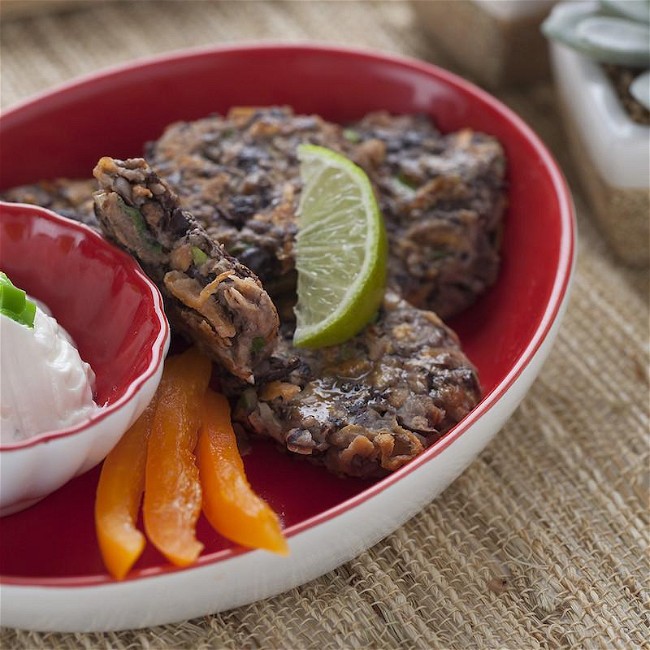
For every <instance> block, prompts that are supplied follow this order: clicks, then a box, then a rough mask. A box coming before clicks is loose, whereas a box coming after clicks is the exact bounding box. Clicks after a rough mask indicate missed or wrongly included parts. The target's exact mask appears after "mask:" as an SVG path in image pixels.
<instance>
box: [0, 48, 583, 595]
mask: <svg viewBox="0 0 650 650" xmlns="http://www.w3.org/2000/svg"><path fill="white" fill-rule="evenodd" d="M251 50H253V51H257V52H259V53H260V54H263V53H264V52H268V51H273V52H276V51H281V50H287V51H290V52H292V53H294V54H295V55H296V56H300V54H325V55H334V56H342V57H344V58H355V59H359V60H361V59H366V60H368V61H374V62H376V63H383V64H388V65H390V66H397V67H399V68H402V69H405V70H410V71H413V72H416V73H420V74H424V75H426V76H429V77H433V78H435V79H437V80H438V81H440V82H441V83H442V84H444V85H446V86H449V87H452V88H454V89H455V90H457V91H459V92H460V93H462V94H464V95H470V96H473V97H475V98H476V99H478V100H479V101H481V102H483V103H485V104H487V105H488V106H489V107H490V108H491V109H492V110H493V111H494V112H495V113H497V114H499V115H500V116H501V117H502V118H503V119H504V121H505V122H507V123H509V124H510V126H512V127H513V129H514V130H515V131H518V132H519V134H520V135H521V137H522V138H523V139H524V140H526V141H528V143H529V144H530V145H531V146H532V148H533V149H534V150H535V151H536V153H537V154H538V156H539V159H540V161H541V162H542V164H543V165H544V167H545V168H546V170H547V172H548V174H549V177H550V179H551V181H552V184H553V186H554V188H555V192H556V197H557V201H558V204H559V210H558V218H559V221H560V224H561V237H560V241H559V261H558V265H557V268H556V270H555V276H554V279H553V287H552V290H551V295H550V297H549V300H548V302H547V304H546V307H545V309H544V313H543V315H542V318H541V320H540V323H539V326H538V327H537V329H536V330H535V332H534V333H533V335H532V336H531V338H530V341H529V343H528V345H527V346H526V348H525V349H524V351H523V352H522V353H521V354H520V356H519V358H518V359H517V361H516V363H514V364H513V366H512V368H511V369H510V371H509V372H508V374H507V375H506V376H505V377H504V378H503V379H502V380H501V381H500V382H499V384H497V385H496V386H495V387H494V388H493V389H492V390H491V391H490V392H489V393H487V394H486V395H484V396H483V399H482V400H481V401H480V403H479V404H478V405H477V406H476V407H475V408H474V409H473V410H472V411H471V412H470V413H469V414H468V415H467V416H465V418H463V420H461V422H459V423H458V424H457V425H456V426H455V427H454V428H453V429H451V430H450V431H449V432H447V433H446V434H445V435H444V436H443V437H442V438H440V439H439V440H438V441H437V442H435V443H434V444H433V445H432V446H431V447H429V448H428V449H427V450H425V451H424V452H423V453H422V454H421V455H420V456H418V457H417V458H415V459H414V460H412V461H410V462H409V463H408V464H407V465H405V466H404V467H402V468H401V469H399V470H397V471H396V472H394V473H392V474H390V475H388V476H387V477H385V478H383V479H381V480H380V481H378V482H377V483H375V484H374V485H371V486H370V487H369V488H367V489H365V490H363V492H361V493H359V494H357V495H355V496H353V497H351V498H349V499H347V500H345V501H344V502H342V503H340V504H338V505H336V506H334V507H332V508H329V509H328V510H325V511H323V512H321V513H319V514H318V515H315V516H313V517H310V518H308V519H306V520H304V521H302V522H300V523H298V524H295V525H294V526H291V527H290V528H288V529H286V530H285V534H286V536H287V538H291V537H293V536H295V535H298V534H300V533H302V532H304V531H305V530H307V529H311V528H313V527H315V526H318V525H322V524H325V523H327V522H328V521H330V520H332V519H334V518H336V517H338V516H339V515H341V514H343V513H345V512H347V511H349V510H351V509H353V508H356V507H357V506H359V505H361V504H362V503H364V502H365V501H367V500H369V499H371V498H373V497H375V496H377V495H378V494H380V493H381V492H384V491H385V490H387V489H389V488H391V487H392V486H393V485H394V484H395V483H396V482H398V481H399V480H401V479H402V478H403V477H405V476H407V475H409V474H411V473H412V472H415V471H416V470H418V469H420V468H421V467H422V466H423V465H424V464H426V463H427V462H428V461H430V460H431V459H433V458H435V457H436V456H438V455H439V454H440V453H441V452H443V451H444V450H445V449H447V447H449V446H450V445H451V444H452V443H453V442H454V441H456V440H457V439H458V438H460V437H461V436H462V435H463V434H464V433H466V432H467V431H468V430H469V429H470V427H471V426H472V425H473V424H474V423H475V422H476V421H477V420H479V419H480V418H482V417H483V416H484V415H485V414H486V413H487V412H488V411H490V410H492V409H493V408H494V407H495V405H496V404H497V403H498V402H499V401H500V400H501V399H502V398H503V396H504V395H505V394H506V392H507V391H508V390H509V389H510V388H511V386H512V385H513V384H514V383H515V381H516V380H517V379H518V378H519V377H520V376H521V375H522V373H523V372H524V370H525V369H526V368H527V367H528V366H529V365H530V363H531V362H532V360H533V359H534V358H535V356H536V354H537V352H538V351H539V349H540V347H541V345H542V344H543V342H544V341H545V340H546V338H547V336H548V335H549V333H550V332H551V329H552V328H553V326H554V324H555V323H556V321H557V320H558V318H559V317H560V316H561V314H562V311H563V308H564V306H565V305H566V300H567V298H568V293H569V289H570V285H571V279H572V275H573V270H574V267H575V250H576V226H575V211H574V206H573V200H572V196H571V192H570V190H569V187H568V185H567V182H566V179H565V178H564V175H563V173H562V171H561V170H560V168H559V166H558V164H557V163H556V161H555V160H554V158H553V156H552V155H551V153H550V152H549V151H548V149H547V148H546V146H545V145H544V144H543V143H542V141H541V140H540V138H539V137H538V136H537V135H536V134H535V132H534V131H533V130H532V129H531V128H530V127H529V126H528V125H527V124H526V123H525V122H524V121H523V120H522V119H521V118H520V117H519V116H518V115H517V114H516V113H515V112H514V111H512V110H511V109H509V108H508V107H506V106H505V105H504V104H503V103H502V102H501V101H499V100H498V99H496V98H495V97H493V96H492V95H490V94H489V93H487V92H486V91H484V90H482V89H481V88H479V87H478V86H476V85H475V84H473V83H471V82H469V81H466V80H465V79H463V78H462V77H459V76H458V75H456V74H454V73H452V72H449V71H447V70H444V69H443V68H440V67H438V66H436V65H435V64H432V63H427V62H423V61H420V60H418V59H415V58H412V57H407V56H403V55H396V54H391V53H386V52H383V51H378V50H373V49H368V48H357V47H349V46H340V45H331V44H327V43H319V42H311V41H308V42H296V43H282V42H275V41H264V42H245V41H242V42H239V43H237V44H233V45H223V46H208V47H199V48H190V49H181V50H175V51H172V52H168V53H165V54H162V55H157V56H152V57H145V58H140V59H136V60H133V61H130V62H128V63H123V64H120V65H116V66H110V67H108V68H105V69H104V70H100V71H98V72H94V73H90V74H87V75H84V76H81V77H78V78H76V79H73V80H71V81H68V82H66V83H64V84H60V85H58V86H57V87H55V88H54V89H52V90H50V91H45V92H43V93H40V94H38V95H35V96H33V97H32V98H30V99H28V100H25V101H23V102H22V103H20V104H17V105H15V106H14V107H13V108H12V109H10V110H9V111H7V112H6V113H5V118H7V117H10V116H12V115H13V114H15V113H16V112H18V111H23V110H26V109H29V108H34V107H36V105H37V104H38V103H40V102H42V101H44V100H47V99H51V98H53V97H56V96H58V95H60V94H62V93H65V92H69V91H70V90H73V89H75V88H78V87H83V86H86V85H91V84H94V83H97V81H99V80H100V79H108V78H111V77H113V76H119V75H121V74H124V73H128V72H129V71H132V70H133V69H141V68H146V67H154V66H159V65H164V64H165V63H167V62H174V61H178V60H189V59H193V58H203V57H206V56H208V57H209V56H214V55H218V54H222V53H223V54H237V53H241V54H244V53H247V52H250V51H251ZM2 121H3V120H2V118H0V123H1V122H2ZM249 552H251V551H250V550H247V549H243V548H230V549H224V550H221V551H217V552H215V553H211V554H209V555H205V556H200V557H199V558H198V560H197V561H196V562H195V563H194V564H193V565H191V566H189V567H175V566H172V565H164V566H158V567H152V568H149V569H144V570H142V571H141V572H139V573H138V574H137V575H130V576H127V577H126V578H125V580H123V581H121V583H122V584H123V583H128V582H129V581H132V580H141V579H143V578H156V577H161V576H164V575H167V574H170V573H175V572H178V571H188V570H190V571H191V570H194V569H198V568H201V567H204V566H207V565H213V564H216V563H218V562H222V561H224V560H227V559H229V558H232V557H235V556H238V555H241V554H244V553H249ZM113 583H114V581H113V580H112V579H110V578H109V577H108V576H103V575H96V576H71V577H69V576H66V577H60V578H59V577H57V578H36V577H30V578H23V577H15V576H0V584H7V585H16V586H30V587H34V586H43V587H50V588H54V587H65V588H71V587H92V586H97V585H102V584H106V585H108V584H113Z"/></svg>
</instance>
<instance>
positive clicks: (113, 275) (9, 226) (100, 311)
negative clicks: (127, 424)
mask: <svg viewBox="0 0 650 650" xmlns="http://www.w3.org/2000/svg"><path fill="white" fill-rule="evenodd" d="M0 268H1V269H2V270H3V271H4V272H5V273H7V275H8V276H9V278H10V279H11V281H12V282H13V283H14V284H16V286H18V287H20V288H21V289H24V290H25V291H27V293H29V294H30V295H32V296H34V297H35V298H38V299H39V300H40V301H42V302H43V303H45V304H46V305H47V306H48V307H49V309H50V310H51V311H52V315H53V316H54V317H55V318H56V319H57V321H58V322H59V323H60V324H61V325H63V327H64V328H65V329H66V330H67V331H68V332H69V333H70V335H71V336H72V339H73V340H74V341H75V344H76V345H77V348H78V349H79V353H80V354H81V358H82V359H84V360H86V361H87V362H88V363H90V365H91V367H92V368H93V370H94V371H95V376H96V384H95V401H96V402H97V403H98V404H101V405H103V406H110V405H112V404H115V403H116V402H117V401H118V400H120V399H121V398H123V397H124V396H125V395H126V394H127V391H128V389H129V387H131V386H132V385H133V384H134V382H137V381H138V379H139V378H141V375H142V374H143V373H145V372H146V370H147V368H149V367H150V365H151V363H152V359H153V358H154V354H157V355H159V354H160V349H159V347H160V346H157V347H156V346H154V343H155V341H156V339H157V338H158V337H159V335H160V332H161V322H160V318H159V315H158V314H157V313H156V304H159V303H157V302H154V301H153V300H152V292H153V291H154V290H153V288H152V286H151V284H150V283H149V282H148V281H147V280H146V279H145V277H144V274H143V273H142V271H141V270H140V267H139V266H138V265H137V264H136V263H135V262H134V260H133V259H132V258H130V257H129V256H127V255H125V254H124V253H122V252H121V251H119V250H118V249H117V248H115V247H114V246H111V245H109V244H108V243H107V242H106V241H105V240H104V239H102V238H101V237H99V236H98V235H97V234H96V233H94V232H92V231H91V230H89V229H88V228H86V227H84V226H82V225H80V224H78V223H76V222H74V221H70V220H68V219H63V218H61V217H59V216H58V215H55V214H52V213H50V212H48V211H46V210H38V211H37V210H34V209H24V208H23V207H22V206H20V205H17V204H11V203H2V205H1V206H0ZM35 270H36V271H37V272H35Z"/></svg>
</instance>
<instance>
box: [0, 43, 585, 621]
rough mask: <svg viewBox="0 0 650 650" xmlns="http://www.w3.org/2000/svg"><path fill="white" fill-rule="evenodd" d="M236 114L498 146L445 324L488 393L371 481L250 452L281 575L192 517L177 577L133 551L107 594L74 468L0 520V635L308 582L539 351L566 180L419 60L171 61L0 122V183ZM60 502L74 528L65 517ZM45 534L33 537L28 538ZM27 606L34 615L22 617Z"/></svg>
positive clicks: (459, 451)
mask: <svg viewBox="0 0 650 650" xmlns="http://www.w3.org/2000/svg"><path fill="white" fill-rule="evenodd" d="M247 104H248V105H251V104H253V105H270V104H288V105H291V106H292V107H293V108H294V109H295V110H296V111H297V112H303V113H309V112H314V113H318V114H320V115H322V116H323V117H325V118H327V119H330V120H334V121H346V120H352V119H356V118H359V117H360V116H362V115H363V114H364V113H367V112H369V111H373V110H378V109H385V110H388V111H391V112H395V113H414V112H423V113H427V114H428V115H430V116H431V118H432V119H433V120H434V121H435V123H436V124H437V125H438V126H439V127H440V129H441V130H443V131H452V130H455V129H459V128H462V127H472V128H474V129H477V130H480V131H484V132H486V133H489V134H492V135H494V136H496V137H497V138H499V140H500V141H501V142H502V144H503V146H504V148H505V152H506V155H507V159H508V168H509V172H508V182H509V187H510V191H509V209H508V214H507V217H506V226H505V232H504V238H503V266H502V270H501V274H500V277H499V280H498V282H497V284H496V285H495V286H494V287H493V288H492V289H491V290H490V291H489V293H487V294H486V295H485V296H484V297H483V298H482V299H480V300H479V301H478V303H477V304H476V305H474V306H473V307H472V308H471V309H469V310H467V311H466V312H465V313H463V314H462V315H461V316H460V317H458V318H457V319H455V321H454V322H453V323H452V325H453V326H454V327H455V328H456V330H457V331H458V332H459V334H460V336H461V339H462V342H463V345H464V347H465V350H466V351H467V353H468V355H469V357H470V358H471V359H472V360H473V361H474V363H475V364H476V365H477V367H478V369H479V372H480V375H481V380H482V383H483V386H484V389H485V397H484V398H483V400H482V402H481V403H480V404H479V405H478V406H477V408H476V409H475V410H474V411H473V412H472V413H471V414H470V415H469V416H468V417H467V418H466V419H465V420H463V421H462V422H461V423H460V424H459V425H458V426H456V427H455V428H454V429H453V430H452V431H450V432H449V433H448V434H447V435H446V436H444V437H443V438H442V439H441V440H439V441H438V442H437V443H436V444H434V445H433V446H432V447H431V448H429V449H428V450H427V451H426V452H425V453H424V454H422V455H421V456H420V457H418V458H417V459H416V460H415V461H413V462H412V463H410V464H409V465H408V466H406V467H404V468H403V469H402V470H400V471H398V472H396V473H395V474H393V475H391V476H389V477H387V478H385V479H383V480H380V481H377V482H367V481H366V482H364V481H358V480H342V479H338V478H336V477H334V476H331V475H329V474H328V473H327V472H325V471H324V470H322V469H321V468H318V467H314V466H312V465H309V464H307V463H305V462H303V461H300V460H295V459H292V458H289V457H287V456H283V455H280V454H278V453H276V452H275V450H273V449H272V448H270V447H269V446H267V445H265V444H263V443H259V444H256V445H255V446H254V449H253V453H252V454H251V455H249V456H247V457H246V459H245V460H246V468H247V471H248V474H249V477H250V479H251V482H252V484H253V486H254V487H255V488H256V489H257V490H258V491H259V492H260V493H261V494H262V495H263V496H264V497H265V498H267V499H268V500H269V502H270V503H271V505H272V506H273V507H274V508H275V509H276V510H278V511H279V512H280V513H281V515H282V518H283V520H284V523H285V525H286V527H287V534H288V537H289V542H290V546H291V551H292V554H291V557H290V558H289V560H287V561H286V562H288V563H283V562H284V561H282V560H279V559H277V558H275V557H271V556H270V555H269V554H263V553H260V552H255V553H249V552H243V551H242V550H241V549H238V548H236V547H233V545H231V544H229V543H228V542H226V541H225V540H223V539H221V538H220V537H219V536H218V535H216V534H215V533H213V532H212V531H211V530H210V529H209V527H208V526H206V525H205V523H204V522H200V525H199V531H198V534H199V536H200V538H201V540H202V541H203V543H204V544H205V550H204V553H203V554H202V556H201V557H200V558H199V561H198V563H197V565H196V566H195V567H192V568H189V569H185V570H178V569H174V568H172V567H170V566H169V565H168V564H166V563H165V561H164V560H163V558H161V557H160V556H159V555H158V554H157V553H156V552H155V551H153V550H152V549H148V550H147V552H146V553H145V555H144V556H143V558H142V559H141V560H140V562H139V563H138V565H137V566H136V568H135V570H134V571H133V573H132V574H131V576H130V578H129V579H128V580H127V581H126V582H125V583H122V584H120V585H117V586H116V585H115V584H114V583H111V580H110V578H109V577H108V576H107V574H106V572H105V570H104V569H103V567H102V564H101V560H100V557H99V553H98V550H97V548H96V544H95V541H94V534H93V523H92V509H93V489H94V486H95V482H96V480H97V475H96V473H89V474H86V475H85V476H83V477H80V478H79V479H77V480H76V481H74V482H72V483H70V484H69V485H67V486H66V487H65V488H63V489H62V490H60V491H59V492H58V493H56V494H54V495H52V496H51V497H49V498H48V499H46V500H44V501H43V502H41V503H40V504H38V505H37V506H36V507H34V508H32V509H30V510H29V511H26V512H24V513H20V514H18V515H15V516H13V517H11V518H8V519H5V520H4V521H3V522H2V525H3V534H2V536H1V537H0V573H1V574H2V577H1V584H2V588H3V590H4V592H5V595H4V596H3V599H2V607H3V619H4V620H5V624H7V625H21V626H24V627H32V628H36V629H39V628H40V629H88V628H92V629H114V628H118V627H136V626H144V625H151V624H155V623H163V622H169V621H172V620H180V619H182V618H187V617H190V616H198V615H200V614H203V613H207V612H210V611H217V610H219V609H223V608H225V607H231V606H235V605H238V604H241V603H245V602H250V601H251V600H254V599H256V598H261V597H264V596H267V595H270V594H273V593H277V592H279V591H281V590H283V589H286V588H289V587H291V586H294V585H296V584H300V583H301V582H304V581H306V580H308V579H310V578H313V577H315V576H317V575H319V574H322V573H323V572H325V571H327V570H328V569H330V568H332V567H334V566H336V565H337V564H340V563H341V562H343V561H345V560H346V559H348V558H350V557H352V556H353V555H355V554H356V553H358V552H359V551H360V550H362V549H363V548H365V547H367V546H368V545H370V544H371V543H373V542H375V541H377V540H378V539H380V538H381V537H382V536H384V535H386V534H388V533H389V532H391V531H392V530H394V529H395V528H396V527H397V526H399V525H400V524H401V523H403V522H404V521H405V520H406V519H407V518H408V517H409V516H411V515H413V514H414V513H415V512H417V510H418V509H419V508H421V507H422V506H423V505H424V504H425V503H426V502H428V501H429V500H431V499H432V498H433V497H434V496H435V495H437V494H438V493H439V492H440V491H441V490H442V489H444V488H445V487H446V486H447V485H448V484H449V483H450V482H451V481H452V480H453V479H454V478H455V477H456V476H458V474H459V473H460V472H461V471H462V470H463V469H464V468H465V467H466V466H467V465H468V464H469V463H470V462H471V460H472V459H473V458H475V457H476V455H477V454H478V453H479V451H480V450H481V449H482V447H483V446H484V445H485V444H487V442H488V441H489V440H490V439H491V438H492V436H493V435H494V434H495V433H496V432H497V431H498V429H499V428H500V427H501V426H502V424H503V422H504V421H505V420H506V419H507V417H508V416H509V415H510V414H511V413H512V411H513V410H514V408H515V407H516V406H517V404H518V402H519V401H520V400H521V398H522V397H523V395H524V394H525V392H526V390H527V389H528V387H529V386H530V384H531V383H532V381H533V379H534V377H535V376H536V374H537V372H538V371H539V369H540V367H541V364H542V362H543V360H544V358H545V357H546V355H547V354H548V352H549V350H550V346H551V343H552V340H553V338H554V336H555V334H556V332H557V327H558V324H559V317H560V315H561V313H562V310H563V308H564V305H565V303H566V298H567V290H568V285H569V280H570V276H571V270H572V265H573V257H574V220H573V209H572V205H571V198H570V194H569V191H568V189H567V186H566V184H565V181H564V179H563V178H562V175H561V173H560V171H559V170H558V167H557V165H556V163H555V162H554V161H553V159H552V157H551V156H550V154H549V153H548V151H547V150H546V149H545V147H544V146H543V145H542V144H541V142H540V141H539V139H538V138H537V137H536V136H535V134H534V133H533V132H532V131H531V130H530V129H529V128H528V127H527V126H526V125H525V124H524V123H523V122H522V121H521V120H520V119H519V118H518V117H517V116H516V115H515V114H514V113H512V112H511V111H510V110H508V109H507V108H506V107H504V106H503V105H502V104H500V103H499V102H498V101H497V100H495V99H494V98H493V97H491V96H490V95H488V94H486V93H485V92H483V91H481V90H480V89H478V88H476V87H474V86H472V85H471V84H469V83H467V82H465V81H463V80H462V79H460V78H458V77H456V76H454V75H452V74H450V73H448V72H446V71H444V70H441V69H439V68H436V67H434V66H431V65H427V64H424V63H422V62H418V61H414V60H408V59H403V58H398V57H393V56H388V55H383V54H378V53H370V52H360V51H356V50H351V49H345V48H338V47H336V48H333V47H325V46H305V45H296V46H290V45H268V44H267V45H259V46H234V47H227V48H218V49H210V50H199V51H191V52H184V53H178V54H172V55H168V56H164V57H161V58H157V59H154V60H149V61H145V62H138V63H135V64H131V65H127V66H124V67H120V68H117V69H113V70H110V71H108V72H103V73H101V74H97V75H94V76H91V77H88V78H85V79H82V80H80V81H77V82H75V83H72V84H68V85H66V86H64V87H61V88H59V89H57V90H54V91H52V92H49V93H47V94H45V95H42V96H39V97H37V98H35V99H33V100H31V101H29V102H26V103H24V104H22V105H20V106H17V107H15V108H13V109H12V110H10V111H8V112H7V113H6V114H5V115H4V116H3V117H2V118H0V138H1V139H2V143H3V144H2V148H1V149H0V168H1V169H2V179H1V181H0V189H2V188H8V187H11V186H14V185H17V184H21V183H28V182H33V181H36V180H38V179H42V178H53V177H57V176H69V177H89V176H90V173H91V170H92V168H93V166H94V164H95V163H96V161H97V159H98V158H99V157H100V156H103V155H111V156H115V157H128V156H137V155H140V154H141V152H142V147H143V144H144V143H145V141H147V140H149V139H154V138H157V137H158V136H159V135H160V133H161V132H162V130H163V129H164V127H165V126H166V125H168V124H169V123H171V122H173V121H175V120H192V119H196V118H200V117H203V116H205V115H207V114H209V113H212V112H221V113H223V112H225V111H227V110H228V109H229V108H230V107H231V106H234V105H247ZM71 508H73V509H74V511H75V513H76V516H75V518H74V520H73V521H70V520H69V519H66V518H65V517H64V514H65V513H67V512H69V511H70V509H71ZM45 526H47V527H48V531H49V532H48V534H47V536H44V535H40V534H38V533H39V532H41V531H43V530H44V527H45ZM217 575H218V576H219V579H218V581H217V582H214V580H215V576H217ZM118 587H119V590H118ZM175 590H178V591H177V592H176V591H175ZM156 593H160V594H163V596H160V597H158V596H156ZM169 593H179V594H180V595H179V597H178V598H174V597H169V596H168V594H169ZM53 594H56V595H53ZM136 594H137V597H136ZM140 601H146V606H145V605H143V604H138V603H139V602H140ZM37 607H40V611H42V610H44V609H47V610H48V612H49V613H48V615H47V616H41V615H37V614H35V612H36V610H37ZM72 609H74V610H75V611H74V613H71V610H72ZM90 619H92V623H88V620H90Z"/></svg>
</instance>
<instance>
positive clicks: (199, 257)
mask: <svg viewBox="0 0 650 650" xmlns="http://www.w3.org/2000/svg"><path fill="white" fill-rule="evenodd" d="M192 261H193V262H194V266H201V264H205V263H206V262H207V261H208V256H207V255H206V254H205V253H204V252H203V251H202V250H201V249H200V248H199V247H198V246H192Z"/></svg>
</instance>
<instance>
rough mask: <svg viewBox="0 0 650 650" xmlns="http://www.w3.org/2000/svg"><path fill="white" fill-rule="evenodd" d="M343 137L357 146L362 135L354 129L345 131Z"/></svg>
mask: <svg viewBox="0 0 650 650" xmlns="http://www.w3.org/2000/svg"><path fill="white" fill-rule="evenodd" d="M343 137H344V138H345V139H346V140H347V141H348V142H352V143H353V144H356V143H357V142H361V134H360V133H359V132H358V131H355V130H354V129H343Z"/></svg>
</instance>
